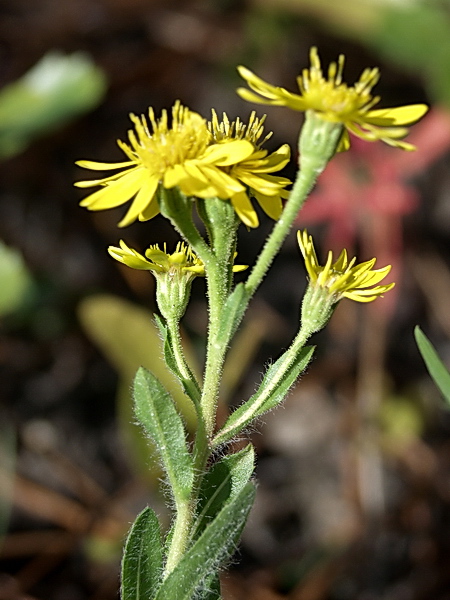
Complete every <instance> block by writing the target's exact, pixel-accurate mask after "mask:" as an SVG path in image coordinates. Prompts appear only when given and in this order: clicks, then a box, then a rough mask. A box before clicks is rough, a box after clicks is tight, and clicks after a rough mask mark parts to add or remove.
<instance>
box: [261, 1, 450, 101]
mask: <svg viewBox="0 0 450 600" xmlns="http://www.w3.org/2000/svg"><path fill="white" fill-rule="evenodd" d="M259 4H260V5H261V6H264V8H265V9H266V10H269V11H274V12H275V13H276V12H278V11H283V12H288V13H291V14H292V13H294V14H298V15H300V16H305V15H307V16H309V17H312V18H313V19H314V20H317V21H318V22H319V23H320V24H321V25H322V26H323V27H325V28H326V29H328V30H331V31H333V33H335V34H337V35H339V36H342V37H348V38H351V39H354V40H357V41H358V42H360V43H361V44H362V45H363V46H365V47H368V48H371V49H372V50H375V51H376V53H377V54H379V55H380V56H381V57H382V58H383V59H385V61H386V62H388V63H391V64H393V65H397V66H400V67H403V68H406V69H407V70H408V71H409V72H410V73H415V74H417V75H419V76H421V77H423V80H424V83H425V85H426V87H427V89H428V92H429V94H430V97H431V99H432V100H433V101H434V102H437V103H439V104H444V105H446V106H450V72H449V69H448V64H449V62H450V10H449V9H450V2H449V1H448V0H401V1H400V0H342V1H341V2H335V0H260V2H259Z"/></svg>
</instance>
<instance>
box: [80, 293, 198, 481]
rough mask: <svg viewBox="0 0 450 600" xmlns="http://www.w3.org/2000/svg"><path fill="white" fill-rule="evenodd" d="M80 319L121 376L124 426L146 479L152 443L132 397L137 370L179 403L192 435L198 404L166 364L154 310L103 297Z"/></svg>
mask: <svg viewBox="0 0 450 600" xmlns="http://www.w3.org/2000/svg"><path fill="white" fill-rule="evenodd" d="M79 316H80V320H81V323H82V325H83V328H84V329H85V331H86V333H87V334H88V336H89V337H90V338H91V339H92V340H93V341H94V342H95V343H96V344H97V345H98V346H99V348H100V349H101V350H102V352H103V353H104V355H105V356H106V357H107V358H108V360H109V361H110V362H111V363H112V364H113V365H114V367H115V368H116V369H117V371H118V373H119V387H118V395H117V406H118V416H119V425H120V428H121V431H122V434H123V436H124V439H125V440H126V442H127V445H128V447H129V450H130V451H131V453H132V455H133V463H134V464H136V466H137V467H138V469H139V471H142V473H143V474H145V473H148V471H149V463H148V456H149V450H148V446H147V441H146V440H145V439H144V437H143V435H142V432H141V429H140V428H139V427H138V426H137V425H135V423H134V415H133V406H132V400H131V394H130V389H131V382H132V380H133V377H134V373H135V371H136V369H138V368H139V367H141V366H143V367H145V368H146V369H148V370H151V371H152V373H154V374H155V376H156V377H157V378H158V379H159V381H161V383H162V384H163V385H164V387H165V388H166V389H167V390H168V391H169V393H170V394H171V396H172V397H173V398H174V400H175V402H176V404H177V407H178V408H179V409H180V411H181V413H182V415H183V417H184V419H185V420H186V423H187V424H188V428H189V429H190V430H193V427H194V423H195V412H194V408H193V405H192V404H191V401H190V400H189V398H188V397H187V396H185V394H184V393H183V392H182V390H181V387H180V385H179V384H178V383H177V381H176V380H175V378H174V377H173V375H172V374H171V373H170V371H169V370H168V368H167V367H166V365H165V362H164V360H163V349H162V341H161V338H160V335H159V331H158V328H157V327H156V325H155V323H154V321H153V315H152V313H151V312H150V311H148V310H145V309H143V308H141V307H139V306H136V305H135V304H132V303H131V302H127V301H126V300H123V299H121V298H116V297H114V296H110V295H106V294H99V295H96V296H91V297H88V298H86V299H85V300H83V301H82V303H81V304H80V306H79ZM189 355H190V356H191V360H192V353H189V351H188V356H189ZM141 467H142V469H141ZM151 479H153V477H151Z"/></svg>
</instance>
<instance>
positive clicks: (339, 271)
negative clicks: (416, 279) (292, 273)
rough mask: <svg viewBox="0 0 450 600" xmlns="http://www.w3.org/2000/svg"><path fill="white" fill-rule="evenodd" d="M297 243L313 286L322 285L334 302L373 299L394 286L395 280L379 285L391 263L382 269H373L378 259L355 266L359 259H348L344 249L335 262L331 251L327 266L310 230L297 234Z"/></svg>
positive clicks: (369, 300) (368, 300)
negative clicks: (320, 260)
mask: <svg viewBox="0 0 450 600" xmlns="http://www.w3.org/2000/svg"><path fill="white" fill-rule="evenodd" d="M297 239H298V244H299V246H300V250H301V252H302V254H303V258H304V260H305V265H306V270H307V271H308V275H309V279H310V285H311V286H313V287H318V288H322V289H324V290H326V291H327V293H328V294H329V295H330V296H331V297H332V299H333V303H336V302H338V301H339V300H341V299H342V298H350V300H355V301H356V302H372V301H373V300H376V298H378V297H379V296H382V295H383V294H384V293H385V292H387V291H389V290H390V289H392V288H393V287H394V285H395V283H389V284H387V285H376V284H378V283H379V282H380V281H382V280H383V279H384V278H385V277H386V275H387V274H388V273H389V271H390V270H391V266H390V265H388V266H386V267H383V268H382V269H373V266H374V265H375V262H376V259H375V258H372V260H369V261H367V262H364V263H361V264H359V265H355V262H356V258H352V260H351V261H350V262H349V261H348V258H347V251H346V250H342V252H341V253H340V255H339V258H338V259H337V260H336V262H334V263H333V253H332V252H331V251H330V252H328V258H327V262H326V264H325V266H324V267H321V266H320V265H319V262H318V260H317V255H316V251H315V249H314V243H313V239H312V237H311V236H310V235H308V232H307V230H306V229H305V230H304V231H299V232H298V233H297Z"/></svg>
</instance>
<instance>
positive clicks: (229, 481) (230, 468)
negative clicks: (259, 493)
mask: <svg viewBox="0 0 450 600" xmlns="http://www.w3.org/2000/svg"><path fill="white" fill-rule="evenodd" d="M254 468H255V451H254V448H253V446H252V445H251V444H248V445H247V446H246V447H245V448H243V449H242V450H240V451H239V452H236V453H235V454H229V455H227V456H225V457H224V458H222V459H221V460H220V461H219V462H217V463H216V464H215V465H213V467H212V468H211V469H210V470H209V471H208V472H207V473H206V475H205V476H204V477H203V480H202V485H201V489H200V494H199V502H198V507H197V511H198V514H199V517H198V519H197V524H196V530H195V537H197V536H198V535H199V534H200V533H201V532H202V531H203V530H204V528H205V527H206V525H208V523H210V521H211V520H212V519H213V518H214V517H215V516H216V515H217V513H218V512H219V511H220V510H221V509H222V508H223V507H224V506H225V504H226V503H227V502H229V501H230V500H231V499H232V498H234V497H236V496H237V494H238V493H239V492H240V491H241V490H242V489H243V488H244V486H245V485H246V484H247V483H248V481H249V479H250V477H251V476H252V474H253V470H254Z"/></svg>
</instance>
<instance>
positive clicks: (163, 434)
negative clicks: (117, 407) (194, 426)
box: [134, 367, 194, 498]
mask: <svg viewBox="0 0 450 600" xmlns="http://www.w3.org/2000/svg"><path fill="white" fill-rule="evenodd" d="M134 400H135V407H136V416H137V418H138V419H139V421H140V423H142V425H143V427H144V429H145V431H146V432H147V433H148V434H149V435H150V437H151V438H152V439H153V441H154V442H155V444H156V448H157V450H158V453H159V455H160V456H161V461H162V464H163V467H164V469H165V471H166V472H167V476H168V478H169V481H170V484H171V486H172V489H173V493H174V496H175V498H187V497H188V496H189V494H190V491H191V488H192V483H193V480H194V470H193V464H192V457H191V455H190V454H189V451H188V448H187V445H186V436H185V430H184V427H183V422H182V420H181V417H180V415H179V414H178V413H177V411H176V409H175V405H174V403H173V400H172V397H171V396H170V394H169V393H168V392H167V391H166V390H165V389H164V387H163V386H162V385H161V383H160V382H159V381H158V379H156V377H155V376H154V375H153V374H152V373H150V371H147V370H146V369H144V368H143V367H141V368H140V369H139V370H138V372H137V373H136V377H135V380H134Z"/></svg>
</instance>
